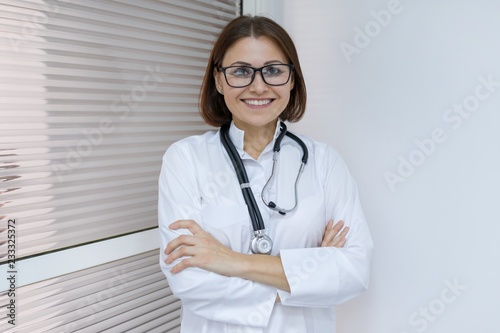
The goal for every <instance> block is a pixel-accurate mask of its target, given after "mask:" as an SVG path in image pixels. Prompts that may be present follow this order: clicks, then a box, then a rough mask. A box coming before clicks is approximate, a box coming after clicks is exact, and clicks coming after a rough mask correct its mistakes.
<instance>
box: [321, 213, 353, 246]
mask: <svg viewBox="0 0 500 333" xmlns="http://www.w3.org/2000/svg"><path fill="white" fill-rule="evenodd" d="M332 226H333V228H332ZM343 227H344V221H342V220H340V221H338V222H337V223H336V224H335V225H333V220H330V221H329V222H328V224H327V225H326V228H325V233H324V235H323V240H322V241H321V247H327V246H333V247H336V248H341V247H344V245H345V243H346V241H347V239H346V238H345V237H346V235H347V233H348V232H349V227H345V228H344V229H343V230H342V228H343ZM339 232H340V233H339Z"/></svg>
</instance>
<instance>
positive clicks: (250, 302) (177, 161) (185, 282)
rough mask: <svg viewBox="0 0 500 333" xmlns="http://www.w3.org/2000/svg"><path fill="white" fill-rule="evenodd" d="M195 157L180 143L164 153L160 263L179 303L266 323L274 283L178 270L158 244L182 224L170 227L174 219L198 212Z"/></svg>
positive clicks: (228, 318)
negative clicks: (169, 261)
mask: <svg viewBox="0 0 500 333" xmlns="http://www.w3.org/2000/svg"><path fill="white" fill-rule="evenodd" d="M193 163H194V161H193V160H192V158H189V157H186V153H185V149H181V148H179V147H178V146H177V145H176V144H174V145H172V146H171V147H170V148H169V149H168V150H167V152H166V153H165V155H164V157H163V164H162V168H161V172H160V178H159V198H158V221H159V230H160V240H161V248H160V267H161V269H162V271H163V273H164V274H165V276H166V278H167V280H168V283H169V286H170V289H171V290H172V293H173V294H174V295H175V296H176V297H177V298H179V299H181V301H182V306H183V307H186V308H188V309H189V310H190V311H191V312H192V313H194V314H196V315H198V316H200V317H203V318H205V319H208V320H213V321H219V322H225V323H229V324H237V325H245V326H255V327H265V326H267V323H268V321H269V318H270V316H271V311H272V309H273V306H274V302H275V299H276V293H277V291H276V288H273V287H269V286H266V285H263V284H260V283H255V282H252V281H249V280H245V279H241V278H236V277H226V276H222V275H219V274H216V273H212V272H209V271H206V270H203V269H200V268H195V267H190V268H187V269H185V270H183V271H181V272H179V273H177V274H172V273H170V269H171V268H172V267H173V266H174V265H175V264H177V263H178V262H179V260H180V259H179V260H177V261H175V262H173V263H172V264H170V265H166V264H165V263H164V259H165V258H166V256H165V254H164V252H163V250H164V249H165V247H166V246H167V244H168V242H170V241H171V240H173V239H174V238H176V237H178V236H179V235H181V234H182V233H185V234H190V232H189V231H188V230H186V229H184V230H170V229H169V228H168V226H169V224H171V223H172V222H174V221H176V220H181V219H192V220H194V221H196V222H198V223H199V224H200V225H201V223H200V221H202V219H201V218H202V217H201V194H200V191H199V186H198V183H197V182H198V180H197V177H196V172H195V168H194V167H193Z"/></svg>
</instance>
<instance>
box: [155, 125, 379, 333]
mask: <svg viewBox="0 0 500 333" xmlns="http://www.w3.org/2000/svg"><path fill="white" fill-rule="evenodd" d="M278 134H279V127H277V129H276V133H275V137H276V136H277V135H278ZM229 135H230V137H231V140H232V141H233V143H234V145H235V146H236V148H237V150H238V152H239V153H240V156H241V158H242V160H243V163H244V165H245V168H246V170H247V174H248V177H249V180H250V184H251V187H252V191H253V193H254V196H255V200H256V202H257V203H258V204H259V208H260V210H261V212H262V217H263V219H264V223H265V225H266V232H267V234H268V235H269V236H270V237H271V239H272V240H273V242H274V244H273V251H272V255H279V256H281V260H282V263H283V267H284V270H285V274H286V277H287V279H288V282H289V285H290V287H291V292H290V293H288V292H285V291H282V290H278V289H276V288H274V287H270V286H267V285H264V284H261V283H256V282H252V281H249V280H245V279H241V278H236V277H226V276H221V275H219V274H216V273H211V272H208V271H205V270H203V269H199V268H188V269H185V270H184V271H182V272H180V273H178V274H171V273H170V272H169V269H170V268H171V267H172V266H173V265H175V264H176V263H177V262H178V261H176V262H174V263H172V264H170V265H165V264H164V263H163V260H164V259H165V255H164V254H163V249H164V248H165V247H166V245H167V243H168V242H169V241H171V240H172V239H174V238H175V237H177V236H178V235H180V234H182V233H189V231H187V230H175V231H174V230H170V229H169V228H168V225H169V224H170V223H172V222H174V221H176V220H180V219H192V220H195V221H196V222H198V223H199V224H200V225H201V226H202V228H204V229H205V230H206V231H207V232H209V233H210V234H211V235H212V236H214V237H215V238H216V239H218V240H219V241H220V242H222V243H223V244H224V245H226V246H227V247H229V248H231V249H232V250H234V251H238V252H242V253H250V240H251V237H252V224H251V221H250V218H249V215H248V210H247V207H246V205H245V201H244V199H243V196H242V194H241V190H240V186H239V183H238V180H237V178H236V174H235V172H234V169H233V166H232V164H231V162H230V160H229V157H228V155H227V153H226V151H225V150H224V148H223V146H222V144H221V142H220V137H219V131H210V132H207V133H205V134H204V135H200V136H192V137H189V138H186V139H183V140H181V141H178V142H176V143H175V144H173V145H171V146H170V147H169V149H168V150H167V152H166V153H165V155H164V157H163V165H162V169H161V174H160V180H159V202H158V212H159V229H160V234H161V247H162V249H161V251H160V252H161V255H160V265H161V268H162V270H163V272H164V273H165V276H166V277H167V279H168V282H169V285H170V288H171V289H172V292H173V293H174V295H175V296H177V297H178V298H180V299H181V301H182V308H183V310H182V324H181V327H182V328H181V332H188V333H203V332H207V333H208V332H210V333H225V332H227V333H229V332H235V333H237V332H248V333H250V332H252V333H257V332H258V333H279V332H286V333H292V332H297V333H333V332H335V310H334V306H335V305H337V304H340V303H342V302H345V301H347V300H349V299H351V298H353V297H354V296H356V295H358V294H360V293H361V292H363V291H364V290H365V289H366V288H367V286H368V279H369V266H370V257H371V250H372V247H373V244H372V240H371V236H370V232H369V229H368V226H367V223H366V220H365V217H364V215H363V211H362V209H361V205H360V201H359V197H358V192H357V188H356V185H355V183H354V181H353V179H352V178H351V175H350V174H349V172H348V170H347V167H346V165H345V163H344V162H343V160H342V158H341V157H340V156H339V154H338V153H337V152H336V151H335V150H334V149H333V148H331V147H330V146H328V145H326V144H323V143H318V142H315V141H313V140H311V139H310V138H307V137H304V136H300V138H301V139H302V140H303V141H304V142H305V144H306V146H307V147H308V150H309V161H308V163H307V165H306V167H305V170H304V173H303V174H302V177H301V179H300V182H299V188H298V197H299V204H298V207H297V209H295V210H294V211H293V212H291V213H287V214H286V215H285V216H283V215H281V214H279V213H277V212H274V211H272V210H271V209H269V208H267V207H266V206H265V205H264V204H263V202H262V200H261V197H260V193H261V191H262V189H263V187H264V185H265V183H266V181H267V179H268V178H269V176H270V173H271V169H272V154H273V153H272V146H273V144H274V140H273V141H272V142H271V143H270V144H269V145H268V146H267V147H266V148H265V150H264V151H263V152H262V154H261V156H260V157H259V159H258V160H254V159H253V158H252V157H251V156H249V155H248V154H247V153H246V152H244V151H243V136H244V132H243V131H241V130H239V129H238V128H236V127H235V126H234V124H231V127H230V130H229ZM301 157H302V150H301V149H300V147H299V146H298V145H297V144H296V143H295V142H294V141H293V140H291V139H290V138H289V137H285V138H284V139H283V141H282V144H281V152H280V154H279V159H278V166H277V175H276V181H274V182H273V183H272V184H271V185H270V187H269V190H268V191H266V193H265V195H266V199H267V200H272V201H274V202H276V204H277V205H278V206H281V207H283V208H289V207H292V206H293V204H294V193H295V192H294V189H293V186H294V183H295V178H296V176H297V172H298V168H299V166H300V159H301ZM330 219H334V221H335V222H337V221H338V220H344V221H345V225H346V226H349V228H350V231H349V233H348V236H347V244H346V245H345V246H344V247H343V248H341V249H337V248H333V247H330V248H321V247H319V246H320V244H321V240H322V236H323V233H324V229H325V226H326V224H327V223H328V221H329V220H330ZM276 294H279V296H280V299H281V304H280V303H275V299H276Z"/></svg>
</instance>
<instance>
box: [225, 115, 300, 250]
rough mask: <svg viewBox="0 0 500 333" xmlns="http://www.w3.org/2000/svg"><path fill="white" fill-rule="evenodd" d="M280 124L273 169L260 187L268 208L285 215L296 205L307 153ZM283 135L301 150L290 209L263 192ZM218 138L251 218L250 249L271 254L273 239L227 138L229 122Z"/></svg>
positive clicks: (244, 171) (274, 157)
mask: <svg viewBox="0 0 500 333" xmlns="http://www.w3.org/2000/svg"><path fill="white" fill-rule="evenodd" d="M280 125H281V133H280V134H279V136H278V138H277V139H276V140H275V144H274V148H273V151H274V156H273V170H272V174H271V177H270V178H269V179H268V180H267V183H266V185H265V186H264V188H263V189H262V201H263V202H264V204H265V205H266V206H267V207H269V208H270V209H272V210H275V211H277V212H279V213H280V214H282V215H285V214H286V213H288V212H291V211H293V210H294V209H295V208H296V207H297V201H298V199H297V198H298V195H297V184H298V181H299V178H300V175H301V174H302V171H303V170H304V166H305V165H306V163H307V155H308V153H307V147H306V145H305V144H304V142H302V140H300V139H299V138H298V137H297V136H295V135H294V134H292V133H290V132H287V129H286V125H285V124H284V123H283V122H281V124H280ZM285 135H287V136H289V137H290V138H291V139H292V140H294V141H295V142H297V143H298V144H299V145H300V147H301V148H302V150H303V155H302V164H301V166H300V169H299V172H298V175H297V178H296V180H295V205H294V206H293V207H292V208H290V209H284V208H281V207H278V206H277V205H276V204H275V203H274V202H272V201H267V200H265V198H264V192H265V190H266V189H267V187H268V185H269V184H270V183H271V179H272V178H273V176H274V174H275V169H276V160H277V153H278V152H279V151H280V148H281V147H280V143H281V140H282V139H283V137H284V136H285ZM220 139H221V142H222V145H223V146H224V149H225V150H226V151H227V153H228V155H229V159H230V160H231V163H232V164H233V166H234V170H235V172H236V176H237V177H238V181H239V183H240V187H241V193H242V194H243V198H244V200H245V203H246V204H247V207H248V213H249V214H250V219H251V220H252V226H253V230H254V236H253V237H252V241H251V244H250V249H251V250H252V253H256V254H271V250H272V248H273V241H272V240H271V238H270V237H269V236H268V235H266V230H265V226H264V221H263V219H262V215H261V214H260V211H259V207H258V206H257V203H256V202H255V198H254V195H253V193H252V189H251V187H250V182H249V180H248V175H247V173H246V170H245V166H244V165H243V162H242V161H241V158H240V157H239V154H238V152H237V151H236V148H235V147H234V145H233V143H232V142H231V139H230V138H229V124H227V125H224V126H222V127H221V131H220Z"/></svg>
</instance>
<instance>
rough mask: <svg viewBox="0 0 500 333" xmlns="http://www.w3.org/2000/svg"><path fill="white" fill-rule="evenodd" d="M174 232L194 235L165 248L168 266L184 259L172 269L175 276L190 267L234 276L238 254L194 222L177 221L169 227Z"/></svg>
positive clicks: (176, 240) (172, 242) (180, 237)
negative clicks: (188, 232)
mask: <svg viewBox="0 0 500 333" xmlns="http://www.w3.org/2000/svg"><path fill="white" fill-rule="evenodd" d="M169 228H170V229H172V230H177V229H188V230H189V231H190V232H191V233H192V234H193V235H181V236H179V237H177V238H175V239H174V240H172V241H171V242H169V243H168V244H167V247H166V248H165V254H166V255H167V258H166V259H165V263H166V264H170V263H172V262H174V261H175V260H177V259H180V258H183V259H182V260H181V261H180V262H179V263H178V264H176V265H175V266H174V267H172V268H171V269H170V272H171V273H173V274H175V273H179V272H181V271H183V270H184V269H186V268H188V267H198V268H203V269H205V270H208V271H211V272H214V273H218V274H221V275H226V276H231V274H233V273H234V272H233V270H234V266H232V265H231V263H232V262H233V263H234V262H237V261H235V260H234V259H235V258H236V257H237V255H238V254H237V253H236V252H234V251H232V250H230V249H228V248H227V247H225V246H224V245H223V244H222V243H220V242H219V241H218V240H216V239H215V238H214V237H212V236H211V235H210V234H209V233H207V232H206V231H205V230H203V229H202V228H201V227H200V225H199V224H198V223H196V222H195V221H193V220H179V221H175V222H174V223H172V224H171V225H170V226H169Z"/></svg>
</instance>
